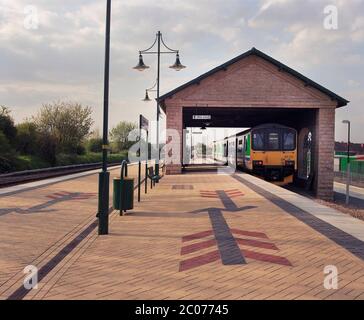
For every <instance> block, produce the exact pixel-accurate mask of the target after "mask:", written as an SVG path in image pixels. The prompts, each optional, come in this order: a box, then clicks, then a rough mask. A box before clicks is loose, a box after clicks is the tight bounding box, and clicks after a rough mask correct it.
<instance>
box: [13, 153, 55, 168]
mask: <svg viewBox="0 0 364 320" xmlns="http://www.w3.org/2000/svg"><path fill="white" fill-rule="evenodd" d="M14 166H15V169H16V171H24V170H35V169H42V168H49V167H50V165H49V163H48V162H46V161H44V160H43V159H41V158H40V157H38V156H33V155H22V156H18V157H16V158H15V160H14Z"/></svg>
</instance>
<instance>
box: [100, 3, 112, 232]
mask: <svg viewBox="0 0 364 320" xmlns="http://www.w3.org/2000/svg"><path fill="white" fill-rule="evenodd" d="M110 25H111V0H107V5H106V32H105V35H106V36H105V70H104V115H103V117H104V123H103V146H102V172H101V173H100V174H99V206H98V209H99V211H98V218H99V228H98V233H99V235H105V234H108V233H109V181H110V173H109V172H108V171H107V153H108V144H109V143H108V131H109V129H108V117H109V69H110Z"/></svg>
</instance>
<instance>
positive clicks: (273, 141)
mask: <svg viewBox="0 0 364 320" xmlns="http://www.w3.org/2000/svg"><path fill="white" fill-rule="evenodd" d="M279 149H280V148H279V133H278V132H269V133H268V150H279Z"/></svg>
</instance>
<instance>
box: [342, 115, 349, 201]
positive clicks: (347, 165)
mask: <svg viewBox="0 0 364 320" xmlns="http://www.w3.org/2000/svg"><path fill="white" fill-rule="evenodd" d="M343 123H344V124H347V125H348V150H347V152H348V154H347V164H346V205H349V202H350V131H351V126H350V121H349V120H344V121H343Z"/></svg>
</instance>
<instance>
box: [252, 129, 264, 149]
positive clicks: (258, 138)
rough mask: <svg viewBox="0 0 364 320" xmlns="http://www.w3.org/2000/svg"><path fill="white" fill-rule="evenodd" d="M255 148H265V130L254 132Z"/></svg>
mask: <svg viewBox="0 0 364 320" xmlns="http://www.w3.org/2000/svg"><path fill="white" fill-rule="evenodd" d="M253 149H254V150H264V132H263V131H256V132H254V133H253Z"/></svg>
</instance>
